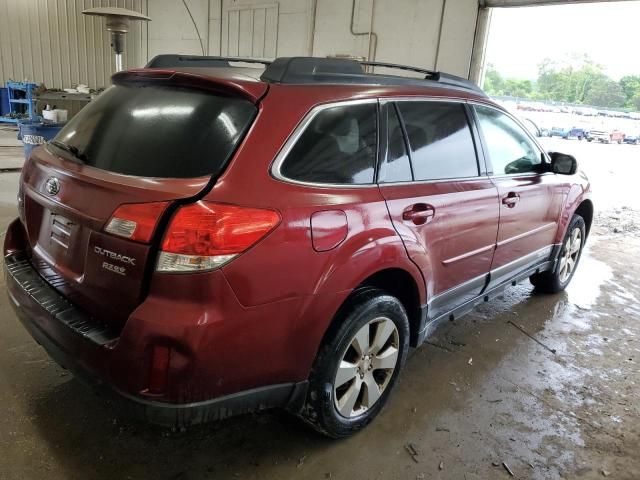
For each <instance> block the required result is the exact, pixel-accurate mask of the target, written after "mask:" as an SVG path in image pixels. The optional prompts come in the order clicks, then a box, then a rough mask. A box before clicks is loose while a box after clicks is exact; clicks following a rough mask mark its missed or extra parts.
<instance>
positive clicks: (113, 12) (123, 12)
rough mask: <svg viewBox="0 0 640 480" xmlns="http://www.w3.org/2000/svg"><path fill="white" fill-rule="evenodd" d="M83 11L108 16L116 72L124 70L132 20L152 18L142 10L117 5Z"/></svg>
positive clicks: (146, 20)
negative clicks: (123, 54)
mask: <svg viewBox="0 0 640 480" xmlns="http://www.w3.org/2000/svg"><path fill="white" fill-rule="evenodd" d="M82 13H83V14H84V15H93V16H97V17H106V19H107V31H108V32H110V33H111V48H112V49H113V53H114V54H115V57H116V72H121V71H122V70H124V67H123V65H122V52H124V39H125V36H126V34H127V33H128V32H129V25H130V23H131V20H139V21H143V22H148V21H149V20H151V19H150V18H149V17H147V16H146V15H143V14H142V13H140V12H136V11H134V10H128V9H126V8H117V7H97V8H88V9H86V10H83V11H82Z"/></svg>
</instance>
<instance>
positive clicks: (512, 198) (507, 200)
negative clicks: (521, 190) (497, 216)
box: [502, 192, 520, 208]
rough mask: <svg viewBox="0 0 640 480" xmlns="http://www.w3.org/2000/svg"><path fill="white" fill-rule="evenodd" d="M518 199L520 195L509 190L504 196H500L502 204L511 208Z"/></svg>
mask: <svg viewBox="0 0 640 480" xmlns="http://www.w3.org/2000/svg"><path fill="white" fill-rule="evenodd" d="M519 201H520V195H518V194H517V193H516V192H509V193H507V195H506V196H505V197H502V204H503V205H506V206H507V207H508V208H513V207H515V206H516V204H517V203H518V202H519Z"/></svg>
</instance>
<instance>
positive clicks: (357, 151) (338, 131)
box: [280, 103, 377, 185]
mask: <svg viewBox="0 0 640 480" xmlns="http://www.w3.org/2000/svg"><path fill="white" fill-rule="evenodd" d="M376 111H377V104H375V103H363V104H357V105H342V106H336V107H330V108H327V109H324V110H322V111H320V112H319V113H318V114H317V115H316V116H315V117H314V118H313V120H312V121H311V123H310V124H309V125H307V128H306V129H305V131H304V132H303V133H302V135H301V136H300V138H298V141H297V142H296V144H295V145H294V146H293V148H292V149H291V151H290V152H289V154H288V155H287V157H286V158H285V160H284V162H283V164H282V166H281V167H280V173H281V174H282V175H283V176H285V177H286V178H289V179H291V180H298V181H303V182H313V183H339V184H357V185H362V184H368V183H373V176H374V169H375V160H376V150H377V121H376V115H377V114H376Z"/></svg>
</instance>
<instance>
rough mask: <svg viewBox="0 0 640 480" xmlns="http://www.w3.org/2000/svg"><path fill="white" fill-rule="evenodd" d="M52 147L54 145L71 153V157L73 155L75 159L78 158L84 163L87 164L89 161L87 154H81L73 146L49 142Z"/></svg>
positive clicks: (53, 141) (56, 141)
mask: <svg viewBox="0 0 640 480" xmlns="http://www.w3.org/2000/svg"><path fill="white" fill-rule="evenodd" d="M49 143H50V144H51V145H54V146H56V147H58V148H59V149H60V150H64V151H65V152H69V153H70V154H71V155H73V156H74V157H76V158H77V159H78V160H80V161H82V162H86V161H87V160H88V157H87V155H86V154H85V153H83V152H81V151H80V150H79V149H78V147H74V146H73V145H67V144H66V143H64V142H61V141H59V140H51V141H50V142H49Z"/></svg>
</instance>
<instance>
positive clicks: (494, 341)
mask: <svg viewBox="0 0 640 480" xmlns="http://www.w3.org/2000/svg"><path fill="white" fill-rule="evenodd" d="M553 142H554V144H553V145H552V146H556V144H555V142H556V141H555V140H553ZM558 142H563V141H562V140H558ZM559 145H560V146H562V147H564V150H569V149H570V148H575V149H580V150H581V151H582V152H581V153H582V156H583V158H585V160H584V166H585V167H586V168H587V170H589V168H588V167H590V166H591V167H592V169H593V171H594V173H593V174H592V177H593V176H595V177H596V178H594V184H599V185H601V188H602V189H606V188H614V187H615V185H616V182H619V183H618V185H626V183H625V182H628V181H630V180H628V179H627V178H626V177H627V174H628V171H627V170H626V167H625V169H623V168H621V165H615V164H612V162H613V161H611V160H606V162H607V163H606V164H605V165H603V164H601V162H604V161H605V160H603V159H602V158H601V156H600V155H601V154H602V155H603V156H604V154H607V155H613V156H612V157H610V158H616V157H615V155H616V153H615V152H618V153H617V155H619V156H624V158H625V160H624V162H627V161H628V162H629V166H630V168H631V167H634V168H636V169H637V168H638V166H636V165H634V164H632V163H631V162H632V161H634V160H635V161H636V162H637V161H638V160H640V146H638V147H635V146H627V145H620V146H618V145H597V147H599V148H598V149H597V150H593V147H596V146H591V147H589V146H587V144H578V143H577V141H576V142H573V143H568V144H566V145H567V146H566V147H565V146H564V144H563V143H559ZM600 147H602V149H601V148H600ZM623 149H628V150H626V151H623ZM585 152H587V153H585ZM594 152H595V153H594ZM619 152H624V154H620V153H619ZM569 153H571V152H569ZM589 155H591V156H589ZM627 156H630V158H629V159H627ZM579 157H580V155H579ZM624 162H623V161H622V160H621V163H622V164H624V165H627V164H626V163H624ZM637 165H640V162H638V163H637ZM609 171H612V172H613V173H612V174H609V173H607V172H609ZM609 177H611V178H609ZM636 178H638V177H637V176H636ZM16 181H17V175H16V174H14V173H7V174H0V232H3V231H4V229H5V227H6V225H7V223H8V221H9V220H10V219H11V218H12V217H13V216H14V215H15V206H14V201H13V199H14V198H15V183H16ZM615 195H617V194H616V192H615V191H614V190H609V191H608V192H607V191H605V192H603V191H602V190H600V191H599V193H598V196H597V198H598V200H596V201H597V202H599V201H600V198H601V199H602V200H601V202H602V204H604V205H606V208H605V209H604V211H603V212H600V215H599V216H598V219H599V220H598V222H599V224H598V225H597V226H596V227H594V232H593V234H592V236H591V237H590V238H589V242H588V247H587V250H586V252H585V254H584V255H583V258H582V260H581V264H580V266H579V268H578V271H577V273H576V276H575V277H574V279H573V282H572V283H571V285H570V286H569V288H568V289H567V291H566V292H563V293H561V294H558V295H539V294H536V293H534V292H533V291H532V287H531V286H530V285H529V284H528V283H523V284H521V285H518V286H517V287H513V288H511V289H510V290H509V291H508V292H507V294H505V295H504V296H503V297H502V298H499V299H497V300H496V301H493V302H492V303H490V304H485V305H482V306H481V307H479V308H478V309H477V310H476V311H474V312H473V313H472V314H470V315H468V316H466V317H464V318H462V319H460V320H458V321H456V322H451V323H449V324H447V325H445V326H444V327H443V328H442V329H441V330H439V331H438V332H437V333H436V335H435V337H433V338H431V339H430V344H428V345H424V346H423V347H421V348H420V349H417V350H415V351H413V352H412V354H411V356H410V358H409V360H408V362H407V365H406V367H405V370H404V372H403V375H402V376H401V379H400V383H399V385H398V388H397V390H396V392H395V394H394V395H393V396H392V397H391V399H390V402H389V404H388V405H387V407H386V408H385V409H384V411H383V412H382V414H381V415H380V416H379V417H378V419H377V420H376V421H375V422H374V423H373V424H372V425H370V426H369V427H368V428H367V429H366V430H365V431H363V432H361V433H360V434H358V435H356V436H355V437H353V438H350V439H347V440H341V441H332V440H327V439H324V438H322V437H320V436H318V435H317V434H315V433H314V432H311V431H310V430H308V429H307V428H306V427H304V426H303V425H301V424H300V423H299V422H298V421H296V420H295V419H293V418H291V417H290V416H288V415H286V414H284V413H281V412H277V411H274V412H266V413H263V414H259V415H248V416H244V417H238V418H232V419H229V420H226V421H224V422H220V423H217V424H211V425H205V426H201V427H197V428H192V429H190V430H188V431H186V432H172V431H169V430H165V429H161V428H156V427H152V426H149V425H146V424H143V423H140V422H137V421H134V420H131V419H130V418H129V417H128V416H127V415H125V414H124V413H123V408H122V406H121V405H120V404H119V403H113V402H111V401H107V400H105V399H104V398H102V397H101V396H99V395H97V394H95V393H93V392H92V391H91V390H89V389H88V388H87V387H85V386H84V385H83V384H81V383H80V382H78V381H77V380H75V379H74V378H73V377H72V376H71V375H69V374H68V373H67V372H65V371H64V370H62V369H61V368H59V367H58V366H57V365H56V364H55V363H53V362H52V361H51V360H50V359H49V358H48V356H47V355H46V354H45V353H44V351H43V350H42V349H41V348H40V347H38V346H37V345H36V344H35V342H34V341H33V340H32V339H31V337H30V336H29V335H28V334H27V333H26V332H25V331H24V329H23V328H22V327H21V326H20V325H19V323H18V321H17V320H16V318H15V316H14V315H13V313H12V311H11V308H10V305H9V300H8V298H7V297H6V295H5V294H4V292H2V290H3V289H4V280H0V332H1V333H0V405H2V409H1V410H0V432H1V435H0V478H1V479H24V478H27V479H31V478H47V479H48V480H57V479H76V478H77V479H93V478H95V479H113V478H119V479H120V478H121V479H146V478H156V479H181V480H186V479H199V478H205V479H206V478H216V479H223V478H255V479H282V478H296V479H297V478H300V479H323V478H331V479H350V480H353V479H395V478H397V479H422V478H424V479H430V478H433V479H467V480H471V479H500V478H505V479H506V478H514V477H511V476H510V473H509V472H508V470H510V471H511V472H512V473H513V474H514V476H515V478H522V479H548V478H550V479H555V478H566V479H574V478H580V479H582V478H584V479H596V478H605V477H608V478H615V479H629V480H631V479H638V478H640V453H639V452H640V402H639V401H638V399H639V398H640V307H639V305H638V299H640V278H639V275H638V272H639V271H640V261H639V260H638V259H639V258H640V238H637V237H638V235H637V234H635V235H633V234H629V233H624V232H627V231H628V230H627V227H625V230H623V231H621V233H614V232H613V229H614V228H616V227H615V225H614V224H615V222H617V221H622V222H623V223H624V222H627V221H629V222H630V224H629V225H630V227H629V228H636V227H637V220H634V218H637V217H634V215H637V211H638V210H640V208H638V207H639V206H638V205H637V204H636V203H637V202H638V200H637V199H635V198H634V197H633V195H628V197H627V196H626V193H625V192H622V191H621V190H620V193H619V195H617V196H615ZM634 202H636V203H634ZM622 207H626V209H625V210H623V209H622ZM616 210H619V211H620V212H621V213H619V214H616ZM606 215H611V216H616V215H618V216H619V217H620V218H619V219H618V220H615V219H611V222H613V223H611V222H609V223H607V222H606V221H604V220H603V221H601V220H600V219H604V218H605V216H606ZM620 219H623V220H620ZM629 219H631V220H629ZM0 235H1V233H0ZM517 327H520V328H522V329H523V330H525V331H526V332H527V333H528V334H530V335H531V336H532V337H534V338H535V339H536V340H538V341H539V342H540V343H538V342H536V341H534V340H532V339H531V338H530V337H529V336H527V335H526V334H525V333H523V331H522V330H520V329H519V328H517ZM551 350H555V351H556V353H555V354H554V353H552V351H551ZM411 449H414V450H415V451H416V452H417V455H410V454H409V452H408V450H411ZM505 465H506V466H505Z"/></svg>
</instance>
